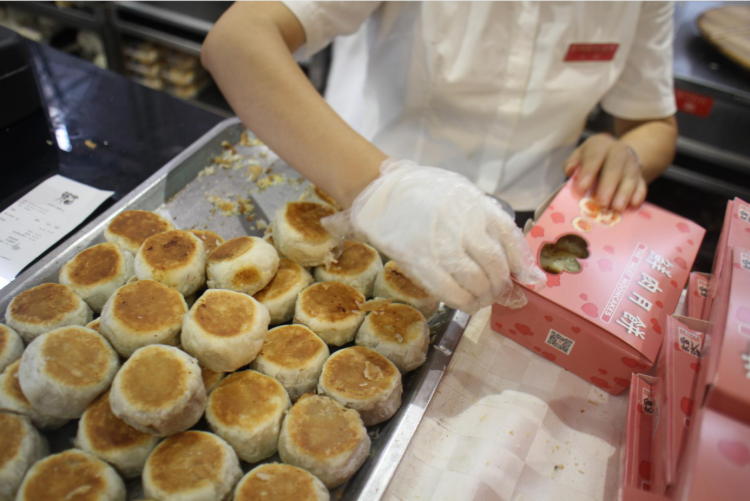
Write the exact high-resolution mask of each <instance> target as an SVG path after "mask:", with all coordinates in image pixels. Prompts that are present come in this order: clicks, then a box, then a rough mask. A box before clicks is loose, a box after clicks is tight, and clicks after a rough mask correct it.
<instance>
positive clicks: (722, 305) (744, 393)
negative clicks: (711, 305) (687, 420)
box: [706, 247, 750, 424]
mask: <svg viewBox="0 0 750 501" xmlns="http://www.w3.org/2000/svg"><path fill="white" fill-rule="evenodd" d="M726 262H727V263H731V266H728V267H727V268H726V270H725V272H724V273H723V275H722V283H723V284H724V285H725V286H726V287H727V288H728V289H729V292H728V295H727V296H726V297H724V296H717V303H716V304H717V307H716V308H715V310H716V315H715V317H716V318H715V319H714V324H713V327H712V329H711V337H710V338H709V339H710V345H709V350H711V351H713V352H711V353H709V361H710V362H711V364H710V365H709V375H708V377H709V379H708V380H707V382H708V384H709V390H708V398H707V400H706V405H707V406H708V407H709V408H711V409H713V410H715V411H717V412H720V413H722V414H726V415H727V416H730V417H732V418H734V419H737V420H739V421H743V422H745V423H748V424H750V250H748V249H745V248H742V247H734V248H730V253H729V255H728V256H727V261H726ZM718 332H723V335H722V338H723V340H722V341H721V344H720V346H719V345H717V344H715V335H714V334H715V333H718ZM717 349H718V350H717ZM712 367H715V369H714V373H713V377H712V375H711V372H710V370H711V368H712Z"/></svg>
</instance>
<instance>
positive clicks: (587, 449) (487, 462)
mask: <svg viewBox="0 0 750 501" xmlns="http://www.w3.org/2000/svg"><path fill="white" fill-rule="evenodd" d="M489 316H490V309H489V308H487V309H485V310H482V311H481V312H479V313H478V314H477V315H475V316H474V317H473V318H472V320H471V322H470V323H469V325H468V326H467V328H466V331H465V332H464V335H463V337H462V339H461V341H460V343H459V345H458V348H457V349H456V352H455V354H454V355H453V358H452V359H451V363H450V365H449V366H448V369H447V370H446V373H445V375H444V376H443V379H442V381H441V382H440V386H438V389H437V391H436V394H435V396H434V397H433V399H432V401H431V402H430V405H429V407H428V408H427V412H426V413H425V416H424V418H423V419H422V422H421V423H420V425H419V428H418V429H417V432H416V435H415V436H414V438H413V439H412V441H411V443H410V444H409V447H408V449H407V451H406V455H405V456H404V458H403V460H402V461H401V463H400V465H399V467H398V469H397V471H396V474H395V476H394V478H393V480H392V481H391V484H390V486H389V487H388V490H387V491H386V494H385V496H384V498H383V499H386V500H400V501H410V500H420V501H430V500H432V501H437V500H457V501H459V500H460V501H468V500H482V501H494V500H518V501H521V500H523V501H532V500H544V501H547V500H550V499H555V500H559V501H565V500H575V501H588V500H610V499H615V497H616V494H617V485H618V474H619V450H620V441H621V437H622V430H623V427H624V425H625V414H626V408H627V393H625V394H623V395H620V396H617V397H613V396H611V395H609V394H607V393H605V392H603V391H602V390H600V389H599V388H596V387H595V386H593V385H591V384H590V383H587V382H586V381H584V380H583V379H581V378H579V377H578V376H575V375H574V374H572V373H570V372H568V371H566V370H564V369H562V368H560V367H558V366H557V365H555V364H553V363H552V362H549V361H547V360H546V359H544V358H542V357H540V356H538V355H536V354H535V353H532V352H530V351H529V350H527V349H525V348H523V347H521V346H520V345H518V344H517V343H515V342H514V341H512V340H510V339H508V338H506V337H504V336H502V335H500V334H498V333H496V332H494V331H493V330H492V329H491V328H490V327H489V322H488V320H489Z"/></svg>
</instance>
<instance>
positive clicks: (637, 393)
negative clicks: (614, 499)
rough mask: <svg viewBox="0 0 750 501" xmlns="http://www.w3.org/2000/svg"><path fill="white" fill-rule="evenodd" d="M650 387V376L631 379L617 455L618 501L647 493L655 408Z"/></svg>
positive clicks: (649, 487)
mask: <svg viewBox="0 0 750 501" xmlns="http://www.w3.org/2000/svg"><path fill="white" fill-rule="evenodd" d="M654 383H655V378H653V377H650V376H644V375H642V374H633V375H632V376H631V384H630V386H631V388H630V395H629V398H628V415H627V420H626V422H625V430H624V432H623V440H622V449H621V451H620V498H621V499H635V497H633V496H636V495H637V491H640V492H649V491H651V485H652V468H651V438H652V437H651V435H652V432H653V428H654V418H655V413H656V406H657V401H656V396H655V394H654V393H653V385H654ZM627 495H629V496H630V497H627Z"/></svg>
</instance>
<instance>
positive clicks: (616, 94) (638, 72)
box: [601, 2, 677, 120]
mask: <svg viewBox="0 0 750 501" xmlns="http://www.w3.org/2000/svg"><path fill="white" fill-rule="evenodd" d="M673 14H674V4H673V3H672V2H643V3H642V4H641V12H640V16H639V19H638V27H637V28H636V34H635V40H634V42H633V47H632V48H631V50H630V53H629V54H628V59H627V62H626V63H625V68H624V70H623V72H622V74H621V75H620V78H619V79H618V80H617V82H616V83H615V85H614V87H612V89H610V91H609V92H608V93H607V94H606V95H605V96H604V98H603V99H602V101H601V105H602V108H604V109H605V110H606V111H607V113H609V114H611V115H614V116H616V117H620V118H624V119H629V120H647V119H652V118H665V117H668V116H671V115H674V114H675V112H676V111H677V108H676V105H675V100H674V81H673V73H672V40H673V38H674V17H673Z"/></svg>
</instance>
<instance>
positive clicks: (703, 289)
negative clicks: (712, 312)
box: [687, 272, 711, 320]
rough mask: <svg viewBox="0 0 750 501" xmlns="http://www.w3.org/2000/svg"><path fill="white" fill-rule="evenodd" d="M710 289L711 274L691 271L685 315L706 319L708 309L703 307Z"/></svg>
mask: <svg viewBox="0 0 750 501" xmlns="http://www.w3.org/2000/svg"><path fill="white" fill-rule="evenodd" d="M710 289H711V275H709V274H708V273H698V272H693V273H691V274H690V280H689V281H688V293H687V309H688V311H687V316H688V317H690V318H697V319H698V320H708V315H709V311H708V309H707V308H705V305H706V303H707V302H708V293H709V290H710Z"/></svg>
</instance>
